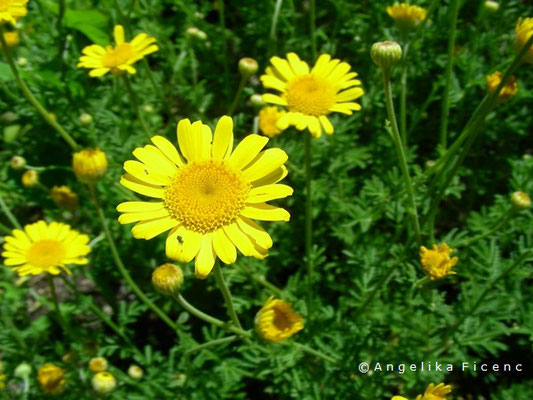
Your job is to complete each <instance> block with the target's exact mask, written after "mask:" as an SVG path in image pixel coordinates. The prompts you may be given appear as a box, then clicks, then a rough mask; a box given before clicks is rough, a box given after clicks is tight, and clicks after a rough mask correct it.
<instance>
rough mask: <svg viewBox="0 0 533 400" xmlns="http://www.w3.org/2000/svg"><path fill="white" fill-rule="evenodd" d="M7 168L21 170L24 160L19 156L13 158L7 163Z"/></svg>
mask: <svg viewBox="0 0 533 400" xmlns="http://www.w3.org/2000/svg"><path fill="white" fill-rule="evenodd" d="M9 166H10V167H11V168H13V169H15V170H17V169H22V168H24V167H25V166H26V159H25V158H24V157H21V156H13V157H11V160H10V161H9Z"/></svg>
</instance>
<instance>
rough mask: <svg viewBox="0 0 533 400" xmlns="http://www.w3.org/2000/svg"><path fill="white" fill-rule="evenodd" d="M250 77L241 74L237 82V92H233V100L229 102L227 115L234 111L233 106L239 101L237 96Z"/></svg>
mask: <svg viewBox="0 0 533 400" xmlns="http://www.w3.org/2000/svg"><path fill="white" fill-rule="evenodd" d="M249 78H250V77H249V76H245V75H242V76H241V81H240V82H239V87H238V88H237V92H236V93H235V97H234V98H233V101H232V102H231V106H230V108H229V110H228V115H229V116H232V115H233V113H234V111H235V108H236V107H237V103H238V102H239V97H240V96H241V93H242V91H243V89H244V86H245V85H246V82H247V81H248V79H249Z"/></svg>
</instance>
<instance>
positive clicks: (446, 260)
mask: <svg viewBox="0 0 533 400" xmlns="http://www.w3.org/2000/svg"><path fill="white" fill-rule="evenodd" d="M452 251H453V250H452V249H450V248H449V247H448V245H447V244H446V243H442V244H441V245H440V247H439V248H437V245H436V244H434V245H433V249H431V250H428V249H426V248H425V247H424V246H422V247H420V262H421V263H422V267H423V268H424V271H426V273H427V274H428V275H429V277H430V278H431V279H432V280H435V279H441V278H444V277H445V276H448V275H453V274H455V272H454V271H452V267H453V266H454V265H455V264H457V261H459V259H458V258H457V257H453V258H450V254H451V252H452Z"/></svg>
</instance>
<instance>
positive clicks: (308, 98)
mask: <svg viewBox="0 0 533 400" xmlns="http://www.w3.org/2000/svg"><path fill="white" fill-rule="evenodd" d="M270 62H271V63H272V66H271V67H267V69H266V75H263V76H261V82H263V86H264V87H265V88H267V89H275V90H278V91H280V92H281V93H280V95H275V94H271V93H268V94H264V95H263V101H265V102H267V103H272V104H277V105H280V106H284V107H286V108H287V109H288V112H287V113H286V114H285V115H284V116H282V117H281V118H280V119H279V121H278V123H277V128H278V129H280V130H285V129H287V127H288V126H289V125H294V126H296V129H298V130H304V129H306V128H307V129H309V132H311V134H312V135H313V136H314V137H316V138H318V137H320V136H321V135H322V130H324V131H325V132H326V133H327V134H328V135H331V134H332V133H333V125H332V124H331V122H330V121H329V119H328V117H327V116H328V115H329V114H330V113H332V112H340V113H343V114H348V115H351V114H352V112H353V111H354V110H355V111H357V110H360V109H361V105H359V104H357V103H354V102H353V101H352V100H355V99H357V98H359V97H361V96H362V95H363V93H364V91H363V89H362V88H360V87H359V86H360V85H361V81H359V80H356V79H354V78H355V77H356V76H357V73H355V72H350V69H351V67H350V65H349V64H348V63H346V62H341V61H340V60H337V59H333V60H332V59H331V56H330V55H329V54H322V55H321V56H320V57H319V58H318V61H317V62H316V64H315V66H314V67H313V68H312V69H311V70H309V66H308V65H307V63H306V62H305V61H302V60H300V58H299V57H298V56H297V55H296V54H295V53H289V54H287V59H282V58H279V57H272V58H271V59H270Z"/></svg>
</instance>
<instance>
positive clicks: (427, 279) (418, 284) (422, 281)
mask: <svg viewBox="0 0 533 400" xmlns="http://www.w3.org/2000/svg"><path fill="white" fill-rule="evenodd" d="M428 282H431V278H430V277H429V276H427V275H426V276H424V277H423V278H422V279H419V280H418V281H416V282H415V283H414V284H413V289H415V288H419V287H422V286H424V285H425V284H426V283H428Z"/></svg>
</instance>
